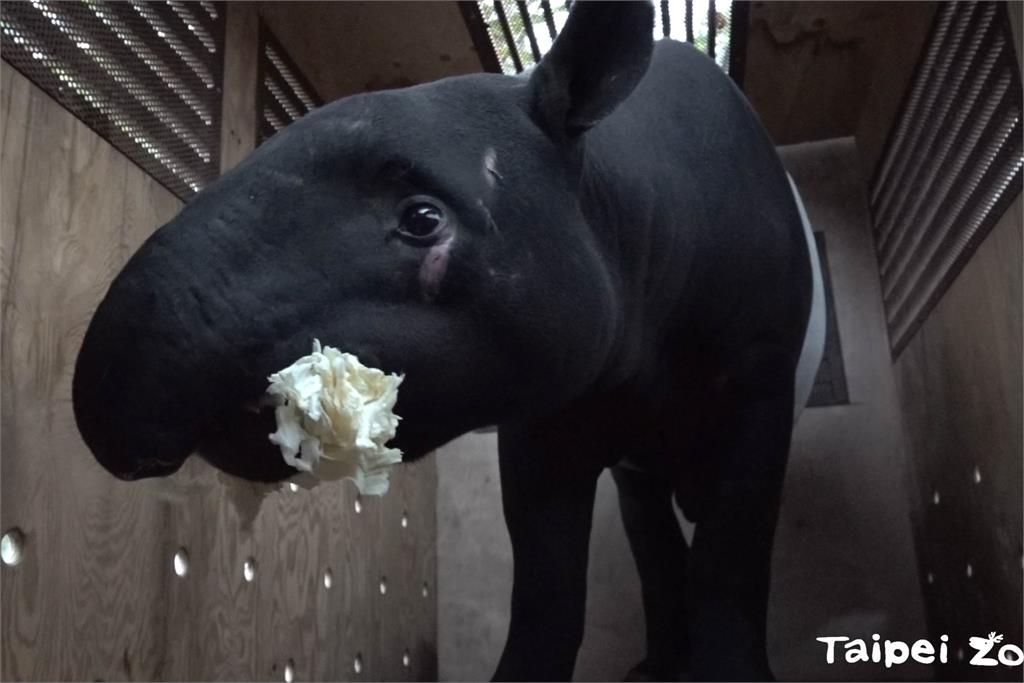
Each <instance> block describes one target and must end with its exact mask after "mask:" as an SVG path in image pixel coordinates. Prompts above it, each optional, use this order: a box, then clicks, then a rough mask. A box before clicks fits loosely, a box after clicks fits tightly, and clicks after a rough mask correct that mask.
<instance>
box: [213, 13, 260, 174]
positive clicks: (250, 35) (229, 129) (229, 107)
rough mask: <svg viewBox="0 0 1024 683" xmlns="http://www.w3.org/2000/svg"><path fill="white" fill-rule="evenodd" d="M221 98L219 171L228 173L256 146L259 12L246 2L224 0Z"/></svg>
mask: <svg viewBox="0 0 1024 683" xmlns="http://www.w3.org/2000/svg"><path fill="white" fill-rule="evenodd" d="M224 9H225V11H226V12H227V18H226V21H227V24H226V26H225V29H224V99H223V110H222V115H221V124H220V126H221V127H220V146H221V147H220V171H221V173H227V172H228V171H229V170H230V169H232V168H234V167H235V166H236V165H238V162H240V161H241V160H242V159H244V158H245V157H247V156H249V154H250V153H251V152H252V151H253V150H254V149H255V148H256V125H257V124H256V121H257V112H256V88H257V84H256V72H257V70H258V69H257V66H258V64H259V55H258V54H257V51H258V49H259V45H258V41H259V13H258V11H257V10H256V7H255V6H254V5H253V4H252V3H249V2H232V3H225V6H224Z"/></svg>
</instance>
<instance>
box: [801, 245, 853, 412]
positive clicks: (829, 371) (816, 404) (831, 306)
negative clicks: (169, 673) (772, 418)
mask: <svg viewBox="0 0 1024 683" xmlns="http://www.w3.org/2000/svg"><path fill="white" fill-rule="evenodd" d="M814 243H815V245H816V246H817V247H818V261H819V262H820V263H821V280H822V284H823V285H824V287H825V353H824V355H823V356H822V358H821V365H819V366H818V374H816V375H815V376H814V386H813V387H811V395H810V397H809V398H808V399H807V407H809V408H822V407H825V406H839V405H846V404H848V403H849V402H850V395H849V392H847V389H846V366H845V365H844V364H843V346H842V344H840V343H839V325H838V324H837V322H836V304H835V298H834V297H833V296H832V273H831V271H830V270H829V267H828V250H827V249H826V248H825V233H823V232H816V233H814Z"/></svg>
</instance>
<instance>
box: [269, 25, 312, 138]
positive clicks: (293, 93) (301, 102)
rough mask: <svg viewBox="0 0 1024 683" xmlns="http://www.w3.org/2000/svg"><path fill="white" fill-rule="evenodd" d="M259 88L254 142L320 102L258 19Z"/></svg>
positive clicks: (292, 62) (281, 47) (274, 38)
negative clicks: (257, 116) (257, 119)
mask: <svg viewBox="0 0 1024 683" xmlns="http://www.w3.org/2000/svg"><path fill="white" fill-rule="evenodd" d="M259 49H260V64H259V75H258V78H259V84H260V85H259V89H258V90H257V91H256V92H257V95H256V98H257V101H256V111H258V112H259V121H257V125H256V131H257V139H256V143H257V144H263V141H264V140H266V139H267V138H269V137H270V136H271V135H273V134H274V133H276V132H277V131H279V130H281V129H282V128H284V127H285V126H287V125H288V124H289V123H293V122H294V121H298V120H299V119H300V118H302V117H303V116H305V115H306V114H308V113H309V112H311V111H312V110H314V109H316V108H317V107H319V106H321V105H322V104H323V103H324V102H323V100H322V99H321V98H320V96H319V95H317V93H316V89H315V88H314V87H313V85H312V84H311V83H310V82H309V81H308V80H307V79H306V77H305V76H303V75H302V72H301V71H300V70H299V68H298V66H296V64H295V62H294V61H292V58H291V57H290V56H289V55H288V53H287V52H286V51H285V49H284V47H283V46H282V45H281V43H280V41H278V40H277V38H276V37H275V36H274V34H273V33H272V32H271V31H270V29H269V28H267V26H266V24H264V23H263V22H262V21H261V22H260V40H259Z"/></svg>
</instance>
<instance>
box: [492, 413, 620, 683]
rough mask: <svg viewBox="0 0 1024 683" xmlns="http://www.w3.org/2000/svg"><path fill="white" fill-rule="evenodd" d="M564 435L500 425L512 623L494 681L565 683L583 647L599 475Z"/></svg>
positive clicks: (578, 445) (561, 432)
mask: <svg viewBox="0 0 1024 683" xmlns="http://www.w3.org/2000/svg"><path fill="white" fill-rule="evenodd" d="M567 441H571V439H567V435H566V433H565V432H564V431H561V430H559V431H557V432H556V431H554V430H541V429H537V428H533V429H527V428H524V427H518V426H517V427H512V426H506V425H502V427H501V430H500V435H499V461H500V469H501V497H502V503H503V506H504V510H505V523H506V525H507V526H508V530H509V536H510V537H511V539H512V556H513V562H514V573H513V586H512V616H511V623H510V624H509V632H508V640H507V641H506V643H505V651H504V653H503V654H502V656H501V662H500V663H499V665H498V670H497V672H496V673H495V674H494V679H495V680H498V681H537V680H543V681H560V680H561V681H567V680H571V679H572V674H573V668H574V666H575V663H576V653H577V651H578V650H579V646H580V643H581V642H582V640H583V620H584V616H585V611H586V596H587V557H588V547H589V542H590V524H591V516H592V513H593V508H594V494H595V490H596V487H597V476H598V474H599V473H600V468H599V467H597V468H595V467H593V466H590V465H589V464H587V463H585V462H584V461H583V460H582V459H576V457H575V456H576V453H574V452H573V446H575V447H576V448H577V449H578V448H580V444H579V443H576V444H571V443H567Z"/></svg>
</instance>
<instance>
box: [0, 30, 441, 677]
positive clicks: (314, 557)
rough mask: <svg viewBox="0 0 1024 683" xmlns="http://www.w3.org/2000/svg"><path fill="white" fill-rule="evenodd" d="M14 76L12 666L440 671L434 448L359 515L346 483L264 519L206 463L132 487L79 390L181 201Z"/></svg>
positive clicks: (301, 496) (5, 497) (5, 261)
mask: <svg viewBox="0 0 1024 683" xmlns="http://www.w3.org/2000/svg"><path fill="white" fill-rule="evenodd" d="M231 49H232V48H231V46H230V45H229V51H230V50H231ZM229 59H230V58H229ZM0 81H2V87H0V93H2V108H0V115H2V132H0V134H2V143H3V147H2V152H0V165H2V168H0V193H2V197H3V201H2V204H0V211H2V240H0V262H2V271H0V274H2V288H3V291H2V315H3V318H2V325H3V337H2V341H0V349H2V361H0V362H2V367H0V370H2V382H0V387H2V450H0V475H2V501H0V516H2V522H0V523H2V528H3V531H5V532H6V531H9V530H11V529H17V530H19V531H20V532H21V533H22V534H23V536H24V539H25V544H24V559H23V561H22V562H21V563H20V564H18V565H16V566H7V565H3V566H2V570H0V598H2V610H0V656H2V670H0V676H2V678H3V679H5V680H62V679H64V680H66V679H71V680H94V679H102V680H109V679H117V680H122V679H124V680H129V679H130V680H152V679H158V680H214V679H217V680H246V679H248V680H253V679H255V680H283V679H284V669H285V666H286V665H287V664H288V663H289V662H290V663H291V666H292V672H293V676H294V680H313V679H334V680H416V679H418V680H432V679H434V678H435V677H436V636H437V634H436V631H437V625H436V598H435V584H436V580H435V576H436V569H435V538H436V521H435V509H434V499H435V492H436V469H435V465H434V462H433V459H427V460H425V461H423V462H421V463H419V464H416V465H413V466H405V467H401V468H398V470H397V471H396V472H395V475H394V477H393V480H392V490H391V492H390V493H389V494H388V495H387V496H386V497H385V498H383V499H380V500H378V499H363V500H361V501H359V503H360V508H361V511H360V512H358V513H357V512H356V510H355V507H356V502H357V498H356V496H355V490H354V487H352V486H351V484H349V483H347V482H346V483H336V484H332V485H324V486H321V487H319V488H318V489H316V490H314V491H312V492H307V491H304V490H299V491H297V492H291V491H288V490H287V489H286V490H284V491H282V492H275V493H272V494H270V495H269V497H268V498H267V499H266V500H265V501H264V502H263V505H262V509H261V510H260V512H259V514H258V516H257V517H256V518H255V521H254V522H252V524H246V523H245V521H244V520H243V519H242V517H244V515H240V514H239V512H238V509H237V508H236V507H235V506H234V505H233V504H232V502H231V500H230V497H229V490H228V487H227V486H226V485H225V483H224V482H223V481H222V480H221V479H220V478H218V477H217V476H216V475H215V473H214V471H213V470H212V469H211V468H209V467H208V466H206V465H205V464H203V463H202V462H199V461H198V460H197V459H194V458H193V459H191V460H190V461H189V463H187V464H186V466H185V467H184V468H183V469H182V470H181V471H180V472H179V473H178V474H176V475H174V476H173V477H169V478H167V479H162V480H145V481H142V482H137V483H125V482H121V481H118V480H115V479H114V478H113V477H111V476H110V475H109V474H107V473H106V472H105V471H103V470H102V469H101V468H100V466H99V465H98V464H97V463H96V462H95V460H94V459H93V458H92V456H91V455H90V454H89V452H88V451H87V449H86V448H85V446H84V445H83V444H82V442H81V440H80V439H79V436H78V433H77V431H76V428H75V424H74V418H73V416H72V412H71V399H70V388H71V373H72V369H73V364H74V361H75V358H76V355H77V352H78V346H79V344H80V341H81V337H82V335H83V334H84V332H85V329H86V325H87V323H88V320H89V317H90V315H91V312H92V311H93V309H94V308H95V306H96V305H97V304H98V302H99V300H100V298H101V297H102V296H103V294H104V292H105V290H106V287H107V285H108V283H109V282H110V280H111V278H112V277H113V276H114V275H115V273H116V272H117V270H118V269H119V267H120V266H121V265H122V264H123V263H124V261H125V260H126V259H127V257H128V256H129V255H130V254H131V253H132V251H133V250H134V249H135V248H136V247H137V246H138V245H139V244H140V243H141V242H142V240H143V239H144V238H145V237H146V236H147V235H148V234H149V233H151V232H152V231H153V230H154V229H155V228H157V227H158V226H160V225H161V224H163V223H164V222H166V221H167V220H169V219H170V218H171V217H172V216H173V215H174V214H175V213H176V212H177V211H178V210H179V208H180V206H181V204H180V202H179V200H178V199H176V198H175V197H174V196H172V195H171V194H170V193H169V192H167V191H166V190H165V189H164V188H163V187H161V186H160V185H158V184H157V183H156V182H154V181H153V180H152V179H151V178H149V177H148V176H147V175H146V174H145V173H143V172H142V171H141V170H140V169H139V168H138V167H136V166H135V165H134V164H132V163H131V162H130V161H128V160H127V159H126V158H125V157H124V156H123V155H121V154H120V153H119V152H117V151H116V150H114V149H113V148H112V147H111V146H110V145H109V144H107V143H106V142H105V141H104V140H102V139H101V138H100V137H98V136H97V135H96V134H95V133H93V132H92V131H91V130H90V129H89V128H87V127H86V126H85V125H84V124H82V123H81V122H79V121H78V120H77V119H75V118H74V117H73V116H72V115H71V114H69V113H68V112H67V111H65V110H64V109H63V108H62V107H60V106H59V105H58V104H57V103H55V102H54V101H53V100H51V99H50V98H49V97H47V96H46V95H45V94H44V93H43V92H42V91H40V90H39V89H38V88H36V87H35V86H34V85H32V84H31V83H29V82H28V81H27V80H26V79H25V78H23V77H22V76H21V75H20V74H18V73H17V72H15V71H14V70H13V69H12V68H10V67H9V66H8V65H7V64H6V63H3V65H2V71H0ZM240 99H241V100H243V101H244V97H241V98H240ZM234 111H235V114H234V115H236V116H246V117H248V120H250V121H251V120H254V118H255V116H254V114H253V112H252V110H251V109H249V110H248V111H246V108H245V106H244V105H241V104H238V103H237V102H236V104H235V105H234ZM245 129H246V127H245V124H244V122H242V121H239V125H238V126H237V127H236V130H235V131H234V132H235V133H236V136H235V138H234V140H233V143H232V139H231V138H230V136H226V137H225V144H226V145H229V144H234V149H233V151H231V152H227V151H226V153H225V166H229V165H231V163H233V162H234V161H237V160H238V159H239V158H241V156H244V154H245V153H247V148H246V146H247V145H249V147H248V148H249V149H251V141H250V142H247V141H246V138H245V133H244V131H245ZM225 130H226V131H230V130H232V129H231V122H230V121H225ZM239 131H241V132H239ZM240 499H241V500H243V501H246V502H247V503H248V504H249V505H252V504H253V501H254V500H255V494H254V493H253V491H252V487H247V489H246V491H245V492H244V493H243V494H242V495H241V496H240ZM403 517H404V518H405V519H406V523H405V524H403V523H402V520H403ZM180 548H185V549H187V552H188V555H189V559H190V568H189V571H188V573H187V574H186V575H185V576H184V577H179V576H177V575H176V574H175V572H174V570H173V562H172V558H173V556H174V554H175V552H176V551H177V550H179V549H180ZM249 559H251V560H252V561H253V562H254V563H255V568H256V570H255V576H254V577H253V580H252V581H247V580H246V579H245V577H244V576H243V566H244V564H245V562H246V561H247V560H249ZM328 570H329V571H330V572H331V573H332V579H333V580H332V582H331V583H332V585H331V588H330V589H327V588H325V586H324V574H325V572H326V571H328ZM382 581H383V582H385V583H386V591H382V590H381V583H382ZM406 652H408V658H407V659H406V660H405V662H407V663H408V666H406V665H405V662H403V654H404V653H406ZM357 658H358V659H359V661H360V664H361V666H360V667H359V669H360V670H359V671H358V672H357V671H356V667H355V664H354V662H355V661H356V659H357Z"/></svg>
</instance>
